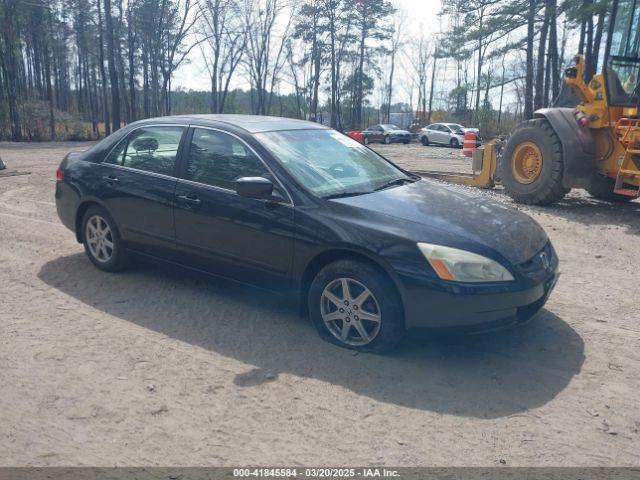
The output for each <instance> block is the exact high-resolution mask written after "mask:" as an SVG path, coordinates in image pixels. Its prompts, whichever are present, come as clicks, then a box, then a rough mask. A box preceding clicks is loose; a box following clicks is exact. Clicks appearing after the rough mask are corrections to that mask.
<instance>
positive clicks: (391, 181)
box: [55, 115, 558, 352]
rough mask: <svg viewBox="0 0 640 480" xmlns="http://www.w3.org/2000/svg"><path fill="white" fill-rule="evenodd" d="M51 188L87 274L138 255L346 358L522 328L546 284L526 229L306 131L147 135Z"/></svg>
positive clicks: (229, 118) (329, 135) (98, 154)
mask: <svg viewBox="0 0 640 480" xmlns="http://www.w3.org/2000/svg"><path fill="white" fill-rule="evenodd" d="M56 177H57V183H56V194H55V197H56V204H57V210H58V215H59V216H60V219H61V220H62V222H63V223H64V225H66V226H67V227H68V228H69V229H70V230H72V231H73V232H74V233H75V236H76V239H77V240H78V242H82V243H83V244H84V248H85V250H86V253H87V255H88V257H89V260H91V262H93V264H94V265H95V266H96V267H98V268H99V269H101V270H105V271H109V272H111V271H117V270H121V269H123V268H124V267H125V266H126V265H127V262H128V260H129V259H130V258H131V257H133V256H136V257H143V258H149V259H154V260H162V261H166V262H169V263H171V264H174V265H180V266H183V267H186V268H188V269H192V270H197V271H201V272H205V273H209V274H213V275H218V276H223V277H227V278H230V279H233V280H236V281H240V282H245V283H247V282H248V283H251V284H255V285H258V286H261V287H263V288H267V289H270V290H273V291H276V292H278V293H285V294H293V295H297V296H299V298H300V299H301V300H302V303H303V305H305V306H306V308H307V309H308V313H309V316H310V317H311V319H312V321H313V323H314V324H315V326H316V327H317V329H318V331H319V332H320V334H321V336H322V337H323V338H325V339H327V340H329V341H331V342H334V343H336V344H339V345H342V346H345V347H350V348H355V349H361V350H367V351H374V352H382V351H385V350H388V349H390V348H392V347H394V346H395V345H396V344H397V343H398V342H399V340H400V339H401V338H402V337H403V335H404V333H405V331H406V330H408V329H414V328H421V327H453V326H456V327H458V326H464V327H467V328H470V329H475V330H478V329H486V328H494V327H496V326H504V325H509V324H514V323H518V322H523V321H525V320H527V319H529V318H530V317H531V316H533V315H534V314H535V313H536V312H537V311H538V310H539V309H540V308H541V307H542V306H543V304H544V303H545V301H546V300H547V297H548V295H549V293H550V292H551V290H552V288H553V286H554V284H555V281H556V278H557V275H558V274H557V268H558V259H557V257H556V254H555V252H554V250H553V247H552V246H551V243H550V242H549V239H548V238H547V235H546V234H545V232H544V231H543V230H542V228H540V227H539V226H538V224H537V223H536V222H534V221H533V220H532V219H530V218H529V217H528V216H526V215H524V214H522V213H519V212H517V211H516V210H514V209H511V208H509V207H506V206H504V205H501V204H497V203H492V202H490V201H486V200H481V199H480V198H478V197H476V196H474V195H471V194H469V193H466V192H463V191H461V190H460V189H458V188H454V187H450V186H446V185H444V184H441V183H437V182H435V181H429V180H424V179H421V178H420V177H416V176H414V175H412V174H410V173H408V172H406V171H404V170H402V169H401V168H399V167H397V166H395V165H394V164H393V163H391V162H389V161H388V160H386V159H385V158H383V157H381V156H380V155H378V154H377V153H375V152H373V151H372V150H370V149H368V148H367V147H365V146H363V145H361V144H360V143H358V142H356V141H354V140H352V139H350V138H348V137H346V136H345V135H343V134H341V133H338V132H336V131H334V130H331V129H329V128H325V127H323V126H321V125H318V124H315V123H309V122H303V121H298V120H289V119H283V118H270V117H257V116H243V115H202V116H199V115H196V116H175V117H166V118H156V119H150V120H144V121H140V122H136V123H132V124H130V125H128V126H127V127H126V128H123V129H121V130H119V131H117V132H116V133H114V134H113V135H111V136H110V137H108V138H106V139H104V140H103V141H101V142H99V143H98V144H96V145H95V146H94V147H92V148H91V149H89V150H87V151H85V152H80V153H70V154H69V155H67V156H66V158H65V159H64V160H63V161H62V163H61V165H60V168H59V169H58V171H57V173H56Z"/></svg>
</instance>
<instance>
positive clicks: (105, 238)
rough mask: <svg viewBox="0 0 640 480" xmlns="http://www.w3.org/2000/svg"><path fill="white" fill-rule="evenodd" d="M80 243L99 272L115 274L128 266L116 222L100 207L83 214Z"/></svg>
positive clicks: (92, 208)
mask: <svg viewBox="0 0 640 480" xmlns="http://www.w3.org/2000/svg"><path fill="white" fill-rule="evenodd" d="M92 232H93V233H92ZM82 243H83V245H84V250H85V252H86V254H87V256H88V257H89V260H91V263H93V264H94V265H95V266H96V267H97V268H99V269H100V270H104V271H105V272H117V271H120V270H122V269H124V268H125V267H126V266H127V264H128V258H127V254H126V252H125V249H124V245H123V242H122V237H121V236H120V232H119V230H118V227H117V225H116V222H115V221H114V220H113V218H112V217H111V215H109V212H107V211H106V210H105V209H104V208H102V207H98V206H92V207H89V208H88V209H87V211H86V212H85V213H84V216H83V217H82Z"/></svg>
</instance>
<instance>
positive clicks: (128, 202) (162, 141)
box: [97, 125, 187, 257]
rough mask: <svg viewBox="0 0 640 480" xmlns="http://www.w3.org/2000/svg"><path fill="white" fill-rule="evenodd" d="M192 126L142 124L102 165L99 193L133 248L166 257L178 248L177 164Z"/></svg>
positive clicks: (126, 241) (124, 238) (100, 166)
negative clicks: (176, 214) (188, 127)
mask: <svg viewBox="0 0 640 480" xmlns="http://www.w3.org/2000/svg"><path fill="white" fill-rule="evenodd" d="M186 131H187V127H186V126H181V125H150V126H142V127H140V128H137V129H135V130H133V131H132V132H131V133H129V134H128V135H127V137H125V138H124V139H123V140H122V141H121V142H120V143H119V144H118V145H116V147H115V148H114V149H113V150H112V151H111V152H110V153H109V155H107V157H106V158H105V160H104V161H103V162H102V163H101V164H100V165H99V167H98V168H99V169H100V172H99V177H98V178H99V187H98V191H97V194H98V197H99V198H101V199H102V200H103V201H104V202H105V205H106V206H107V208H108V209H109V211H110V212H111V214H112V215H113V217H114V220H115V221H116V224H117V225H118V228H119V229H120V234H121V235H122V238H123V240H124V241H125V243H126V244H127V247H128V248H132V249H135V250H138V251H141V252H143V253H148V254H151V255H154V256H161V257H171V256H172V255H173V253H174V250H175V230H174V221H173V205H174V194H175V187H176V181H177V180H176V166H177V159H178V156H179V152H180V150H181V148H182V143H183V141H182V140H183V137H184V135H185V132H186Z"/></svg>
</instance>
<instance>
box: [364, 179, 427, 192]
mask: <svg viewBox="0 0 640 480" xmlns="http://www.w3.org/2000/svg"><path fill="white" fill-rule="evenodd" d="M416 181H417V179H416V178H411V177H406V178H405V177H403V178H396V179H395V180H391V181H389V182H386V183H383V184H382V185H380V186H378V187H376V188H375V189H374V190H375V191H378V190H384V189H385V188H389V187H393V186H395V185H404V184H405V183H413V182H416Z"/></svg>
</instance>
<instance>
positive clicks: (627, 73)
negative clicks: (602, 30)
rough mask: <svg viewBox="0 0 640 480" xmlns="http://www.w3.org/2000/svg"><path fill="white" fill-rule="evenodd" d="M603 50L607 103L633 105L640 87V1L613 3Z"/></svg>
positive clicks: (630, 0) (624, 0)
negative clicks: (605, 45)
mask: <svg viewBox="0 0 640 480" xmlns="http://www.w3.org/2000/svg"><path fill="white" fill-rule="evenodd" d="M611 15H612V19H611V20H612V22H611V24H610V25H611V26H610V29H609V32H608V36H607V37H608V38H607V47H606V51H605V64H604V74H605V79H606V87H607V97H608V103H609V105H611V106H622V107H635V106H637V104H638V91H639V90H640V85H639V83H638V82H639V81H640V0H618V1H614V2H613V8H612V12H611Z"/></svg>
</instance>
